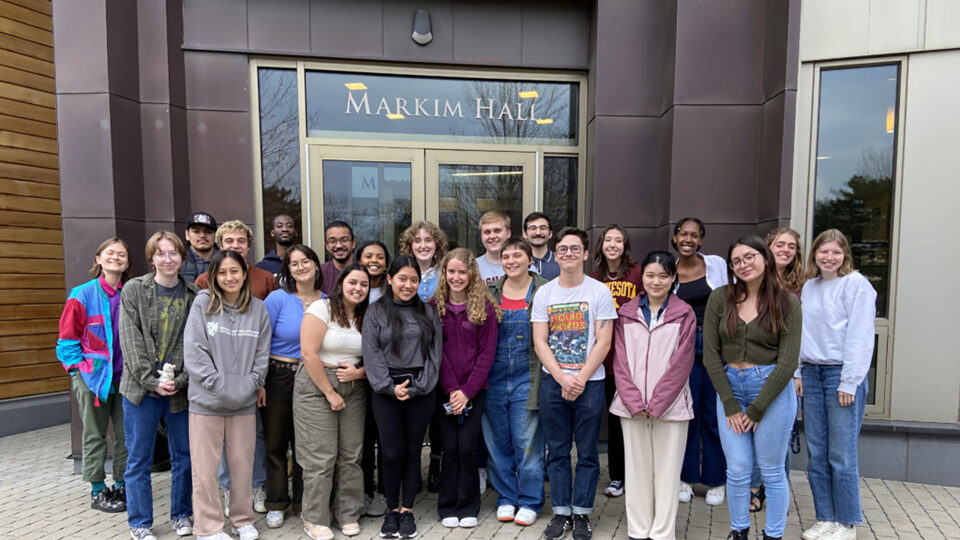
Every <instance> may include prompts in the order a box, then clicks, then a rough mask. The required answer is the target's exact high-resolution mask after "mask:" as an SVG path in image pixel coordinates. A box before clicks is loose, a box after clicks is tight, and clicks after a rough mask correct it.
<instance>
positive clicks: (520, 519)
mask: <svg viewBox="0 0 960 540" xmlns="http://www.w3.org/2000/svg"><path fill="white" fill-rule="evenodd" d="M513 522H514V523H516V524H517V525H521V526H523V527H529V526H530V525H533V524H534V523H536V522H537V513H536V512H534V511H533V510H532V509H530V508H521V509H520V510H518V511H517V515H516V517H514V518H513Z"/></svg>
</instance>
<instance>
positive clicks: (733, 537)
mask: <svg viewBox="0 0 960 540" xmlns="http://www.w3.org/2000/svg"><path fill="white" fill-rule="evenodd" d="M749 539H750V528H749V527H747V528H746V529H743V530H742V531H738V530H736V529H730V534H728V535H727V540H749Z"/></svg>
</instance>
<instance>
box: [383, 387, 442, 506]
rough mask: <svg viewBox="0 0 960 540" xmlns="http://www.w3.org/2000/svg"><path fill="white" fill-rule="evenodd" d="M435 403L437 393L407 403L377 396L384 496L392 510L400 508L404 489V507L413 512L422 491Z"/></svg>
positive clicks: (384, 396)
mask: <svg viewBox="0 0 960 540" xmlns="http://www.w3.org/2000/svg"><path fill="white" fill-rule="evenodd" d="M435 399H436V393H435V392H434V391H431V392H430V393H429V394H425V395H422V396H417V397H412V398H410V399H409V400H407V401H400V400H398V399H397V398H396V397H394V396H393V395H392V394H380V393H374V394H373V398H372V399H371V402H372V404H373V415H374V417H375V418H376V420H377V430H378V431H379V432H380V452H381V453H382V454H383V494H384V496H385V497H386V499H387V508H388V509H390V510H396V509H397V508H398V507H399V506H400V504H399V503H400V502H401V501H399V499H400V487H401V485H402V486H403V500H402V503H403V507H404V508H413V504H414V502H415V499H416V496H417V489H418V488H419V487H420V451H421V448H423V436H424V435H425V434H426V432H427V424H428V423H430V417H431V415H433V407H434V403H435V401H434V400H435Z"/></svg>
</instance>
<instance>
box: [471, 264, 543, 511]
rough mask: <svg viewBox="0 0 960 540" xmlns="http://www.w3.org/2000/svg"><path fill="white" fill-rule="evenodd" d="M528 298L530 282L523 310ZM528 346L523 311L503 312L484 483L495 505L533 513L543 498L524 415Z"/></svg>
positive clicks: (533, 432)
mask: <svg viewBox="0 0 960 540" xmlns="http://www.w3.org/2000/svg"><path fill="white" fill-rule="evenodd" d="M532 298H533V283H532V282H531V283H530V288H529V289H528V290H527V296H526V298H525V300H524V301H525V302H526V304H527V305H530V303H531V301H532ZM531 347H533V332H532V329H531V327H530V316H529V313H528V312H527V310H526V309H509V310H503V319H502V320H501V322H500V331H499V336H498V339H497V355H496V358H495V359H494V361H493V367H491V368H490V374H489V375H488V377H487V383H488V385H489V388H488V390H487V408H486V410H485V411H484V414H483V437H484V440H485V441H486V443H487V449H488V451H489V452H490V460H489V462H488V465H487V469H488V472H489V474H490V481H491V483H492V484H493V487H494V489H496V490H497V493H498V494H499V496H498V497H497V505H498V506H502V505H511V506H514V507H516V508H518V509H519V508H530V509H531V510H533V511H534V512H537V513H539V512H540V509H541V507H542V506H543V499H544V492H543V481H544V469H543V459H544V442H543V434H542V432H541V430H540V416H539V413H538V412H537V411H531V410H527V397H528V395H529V393H530V348H531Z"/></svg>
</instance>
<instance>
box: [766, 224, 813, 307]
mask: <svg viewBox="0 0 960 540" xmlns="http://www.w3.org/2000/svg"><path fill="white" fill-rule="evenodd" d="M784 234H789V235H790V236H792V237H793V239H794V240H796V241H797V254H796V256H795V257H794V258H793V260H792V261H790V264H788V265H787V266H786V268H784V269H783V271H782V272H779V275H780V281H781V282H782V283H783V287H784V288H785V289H787V292H788V293H790V294H796V293H797V291H799V290H800V289H801V288H802V287H803V283H804V282H805V281H806V280H807V276H806V272H805V271H804V269H803V244H802V243H800V233H798V232H797V231H795V230H793V229H791V228H790V227H779V228H777V229H774V230H772V231H770V232H768V233H767V236H766V237H765V238H764V240H766V242H767V246H769V247H770V248H771V249H772V248H773V243H774V242H776V241H777V238H780V236H781V235H784Z"/></svg>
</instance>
